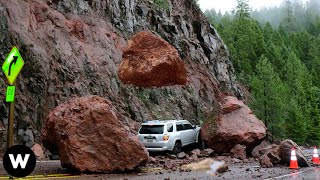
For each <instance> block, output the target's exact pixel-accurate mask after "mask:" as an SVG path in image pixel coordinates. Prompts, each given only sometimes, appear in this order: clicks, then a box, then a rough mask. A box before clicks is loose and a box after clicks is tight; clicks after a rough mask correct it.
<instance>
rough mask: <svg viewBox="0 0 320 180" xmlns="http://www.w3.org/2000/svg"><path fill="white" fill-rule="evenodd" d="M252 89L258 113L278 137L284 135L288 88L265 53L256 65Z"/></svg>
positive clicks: (253, 105) (254, 104) (255, 110)
mask: <svg viewBox="0 0 320 180" xmlns="http://www.w3.org/2000/svg"><path fill="white" fill-rule="evenodd" d="M251 89H252V94H253V96H254V98H255V100H254V101H253V103H252V108H253V109H254V112H255V113H256V115H257V116H258V117H259V118H260V119H262V120H263V121H264V123H265V125H266V126H267V127H268V131H269V132H271V134H273V136H274V137H275V138H276V139H279V138H281V137H284V136H285V133H284V132H285V131H284V128H283V127H284V120H285V116H286V113H285V103H284V102H285V97H284V95H285V94H286V88H285V86H284V84H283V83H282V81H281V80H280V78H279V76H278V75H277V73H275V72H274V69H273V66H272V64H271V63H270V62H269V61H268V59H267V58H266V57H265V56H263V55H262V56H261V58H260V60H259V62H258V64H257V66H256V75H254V76H253V78H252V80H251Z"/></svg>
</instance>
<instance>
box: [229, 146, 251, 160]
mask: <svg viewBox="0 0 320 180" xmlns="http://www.w3.org/2000/svg"><path fill="white" fill-rule="evenodd" d="M230 153H231V155H232V156H233V157H235V158H238V159H241V160H244V159H246V158H247V154H246V146H244V145H241V144H237V145H236V146H234V147H233V148H232V149H231V151H230Z"/></svg>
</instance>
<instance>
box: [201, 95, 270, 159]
mask: <svg viewBox="0 0 320 180" xmlns="http://www.w3.org/2000/svg"><path fill="white" fill-rule="evenodd" d="M218 109H219V108H218ZM201 135H202V138H203V139H204V141H205V142H206V144H207V145H208V146H209V147H211V148H212V149H214V150H215V152H218V153H224V152H230V150H231V149H232V148H233V147H234V146H235V145H237V144H242V145H245V146H246V147H247V150H252V148H253V147H255V146H256V145H258V144H259V143H260V142H261V141H262V140H263V138H264V137H265V136H266V126H265V125H264V124H263V122H262V121H261V120H259V119H258V118H257V117H256V116H255V115H254V114H253V113H252V111H251V110H250V108H249V107H248V106H246V105H245V104H244V103H243V102H241V101H239V100H238V99H237V98H235V97H232V96H227V97H225V98H224V99H223V102H222V105H221V107H220V109H219V110H218V111H217V112H216V114H214V115H213V116H212V117H211V118H209V119H207V120H206V121H205V123H204V125H203V127H202V129H201Z"/></svg>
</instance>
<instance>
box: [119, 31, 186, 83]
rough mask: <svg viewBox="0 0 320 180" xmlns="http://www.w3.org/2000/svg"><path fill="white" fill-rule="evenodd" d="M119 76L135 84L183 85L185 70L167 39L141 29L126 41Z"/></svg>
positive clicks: (125, 81)
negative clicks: (126, 45)
mask: <svg viewBox="0 0 320 180" xmlns="http://www.w3.org/2000/svg"><path fill="white" fill-rule="evenodd" d="M122 57H123V61H122V63H121V64H120V66H119V70H118V75H119V78H120V80H121V81H122V82H123V83H124V84H133V85H136V86H138V87H154V86H155V87H162V86H172V85H185V84H186V83H187V70H186V68H185V65H184V62H183V61H182V60H181V58H180V57H179V54H178V51H177V50H176V49H175V48H174V47H172V46H171V45H170V44H169V43H168V42H166V41H164V40H162V39H161V38H159V37H157V36H155V35H153V34H152V33H150V32H146V31H142V32H139V33H138V34H136V35H134V36H133V38H132V39H130V40H129V43H128V47H127V48H126V49H125V50H124V52H123V55H122Z"/></svg>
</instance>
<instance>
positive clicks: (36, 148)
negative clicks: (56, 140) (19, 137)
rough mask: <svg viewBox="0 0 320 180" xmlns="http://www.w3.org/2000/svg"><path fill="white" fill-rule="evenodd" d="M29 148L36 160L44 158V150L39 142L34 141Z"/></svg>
mask: <svg viewBox="0 0 320 180" xmlns="http://www.w3.org/2000/svg"><path fill="white" fill-rule="evenodd" d="M31 150H32V151H33V153H34V155H36V158H37V159H38V160H43V159H44V158H45V155H44V151H43V149H42V147H41V146H40V144H38V143H36V144H34V145H33V146H32V148H31Z"/></svg>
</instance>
